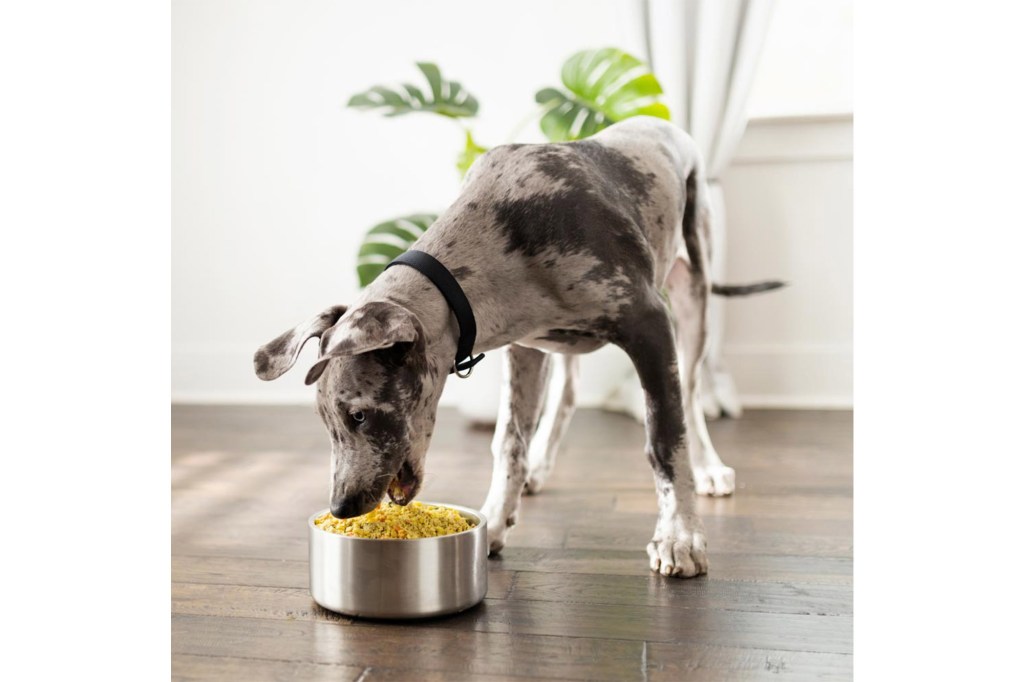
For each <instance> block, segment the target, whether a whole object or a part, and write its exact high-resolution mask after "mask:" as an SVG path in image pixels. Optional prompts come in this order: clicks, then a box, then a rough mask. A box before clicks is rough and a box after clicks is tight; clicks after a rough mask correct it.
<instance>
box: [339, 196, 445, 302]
mask: <svg viewBox="0 0 1024 682" xmlns="http://www.w3.org/2000/svg"><path fill="white" fill-rule="evenodd" d="M435 220H437V215H435V214H433V213H414V214H413V215H407V216H402V217H400V218H392V219H391V220H386V221H384V222H383V223H378V224H377V225H374V226H373V227H371V228H370V229H369V231H367V233H366V236H365V237H364V238H363V243H362V245H361V246H360V247H359V255H358V257H357V259H356V272H357V273H358V274H359V286H360V287H365V286H366V285H367V284H369V283H370V282H372V281H373V280H375V279H377V276H378V275H380V273H382V272H384V268H385V267H387V264H388V263H390V262H391V261H393V260H394V259H395V258H397V257H398V256H400V255H401V254H403V253H405V252H406V251H408V250H409V248H410V247H411V246H412V245H413V242H415V241H416V240H417V239H419V238H420V237H421V236H423V233H424V232H426V231H427V228H428V227H430V226H431V225H433V224H434V221H435Z"/></svg>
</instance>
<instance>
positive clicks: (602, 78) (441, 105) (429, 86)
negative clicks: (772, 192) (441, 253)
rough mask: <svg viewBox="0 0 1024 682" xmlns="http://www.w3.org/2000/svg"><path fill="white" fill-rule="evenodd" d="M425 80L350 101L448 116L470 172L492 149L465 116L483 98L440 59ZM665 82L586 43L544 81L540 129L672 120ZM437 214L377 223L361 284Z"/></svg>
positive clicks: (463, 166) (360, 267) (570, 133)
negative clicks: (556, 82)
mask: <svg viewBox="0 0 1024 682" xmlns="http://www.w3.org/2000/svg"><path fill="white" fill-rule="evenodd" d="M416 66H417V67H418V68H419V70H420V72H421V73H422V74H423V77H424V78H425V79H426V84H425V85H424V86H423V87H421V86H417V85H413V84H410V83H402V84H401V85H398V86H394V87H387V86H382V85H375V86H373V87H372V88H370V89H369V90H366V91H365V92H360V93H358V94H356V95H353V96H352V98H351V99H349V101H348V106H350V107H354V108H357V109H365V110H374V111H380V112H381V113H383V114H384V115H385V116H403V115H407V114H414V113H427V114H432V115H434V116H440V117H443V118H447V119H449V120H450V121H453V122H455V123H456V124H457V125H460V126H461V127H462V130H463V132H464V133H465V146H464V147H463V149H462V150H461V151H460V152H459V154H458V156H457V157H456V163H455V166H456V169H457V170H458V173H459V176H460V177H464V176H465V175H466V173H467V172H468V171H469V168H470V166H472V165H473V162H474V161H475V160H476V159H477V157H479V156H480V155H481V154H483V153H484V152H486V151H487V147H483V146H481V145H480V144H478V143H477V142H476V140H475V139H474V138H473V131H472V129H471V128H470V126H469V124H468V123H467V121H469V120H472V119H474V118H475V117H476V115H477V112H478V111H479V109H480V103H479V102H478V101H477V99H476V98H475V97H473V95H471V94H470V93H469V91H468V90H466V88H465V87H463V85H462V84H461V83H459V82H458V81H451V80H446V79H445V78H444V77H443V76H442V75H441V70H440V69H439V68H438V67H437V65H435V64H429V63H425V62H420V63H417V64H416ZM661 94H662V89H661V85H660V84H659V83H658V80H657V79H656V78H655V77H654V74H652V73H651V72H650V70H649V69H648V68H647V66H646V65H645V64H644V63H643V62H642V61H640V60H639V59H637V58H636V57H634V56H632V55H630V54H627V53H626V52H623V51H622V50H619V49H616V48H613V47H606V48H602V49H598V50H584V51H582V52H577V53H576V54H574V55H572V56H571V57H569V59H568V60H566V62H565V64H563V65H562V87H560V88H543V89H541V90H539V91H537V94H536V95H535V99H536V101H537V104H538V105H540V106H539V108H538V109H537V110H536V112H535V116H536V117H537V118H539V120H540V129H541V131H542V132H543V133H544V135H545V137H547V138H548V140H550V141H552V142H570V141H573V140H582V139H584V138H586V137H590V136H591V135H593V134H594V133H597V132H598V131H600V130H602V129H604V128H607V127H608V126H610V125H612V124H613V123H616V122H618V121H622V120H624V119H627V118H629V117H631V116H640V115H646V116H656V117H658V118H663V119H668V118H669V112H668V107H666V106H665V105H664V104H663V103H662V102H661V100H660V96H661ZM436 219H437V215H436V214H434V213H417V214H414V215H409V216H402V217H398V218H392V219H391V220H386V221H384V222H382V223H379V224H377V225H374V226H373V227H372V228H370V230H369V231H368V232H367V233H366V237H365V239H364V240H363V244H362V246H361V247H360V249H359V256H358V262H357V265H356V270H357V272H358V275H359V285H360V286H363V287H365V286H366V285H367V284H369V283H370V282H372V281H373V280H374V279H375V278H376V277H377V276H378V275H379V274H380V273H381V272H383V271H384V268H385V266H386V265H387V264H388V263H389V262H391V260H392V259H394V258H395V257H397V256H398V255H400V254H401V253H403V252H404V251H406V250H407V249H408V248H409V247H410V246H411V245H412V243H413V242H414V241H416V240H417V239H418V238H419V237H420V235H422V234H423V233H424V232H425V231H426V230H427V229H428V228H429V227H430V225H431V224H432V223H433V222H434V221H435V220H436Z"/></svg>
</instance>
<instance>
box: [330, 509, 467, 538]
mask: <svg viewBox="0 0 1024 682" xmlns="http://www.w3.org/2000/svg"><path fill="white" fill-rule="evenodd" d="M314 523H315V524H316V526H317V527H318V528H320V529H321V530H325V531H327V532H328V533H338V534H339V535H351V536H353V537H357V538H393V539H402V540H412V539H416V538H433V537H437V536H439V535H451V534H452V533H461V532H462V531H464V530H469V529H470V528H472V527H473V526H472V524H470V523H469V521H468V520H466V518H465V517H464V516H462V515H461V514H459V512H457V511H455V510H454V509H451V508H449V507H438V506H436V505H432V504H423V503H422V502H411V503H409V504H408V505H406V506H404V507H403V506H402V505H400V504H394V503H392V502H384V503H382V504H381V505H380V506H378V507H377V508H376V509H374V510H373V511H372V512H369V513H368V514H363V515H362V516H353V517H352V518H350V519H337V518H335V517H334V516H332V515H331V513H330V512H327V513H326V514H323V515H321V516H318V517H316V520H315V521H314Z"/></svg>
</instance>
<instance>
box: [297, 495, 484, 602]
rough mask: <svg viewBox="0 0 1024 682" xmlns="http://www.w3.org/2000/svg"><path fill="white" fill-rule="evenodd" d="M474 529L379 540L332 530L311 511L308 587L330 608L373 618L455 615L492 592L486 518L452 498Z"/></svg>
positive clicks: (315, 598)
mask: <svg viewBox="0 0 1024 682" xmlns="http://www.w3.org/2000/svg"><path fill="white" fill-rule="evenodd" d="M425 504H436V505H438V506H445V507H449V508H451V509H454V510H455V511H457V512H459V513H460V514H462V516H464V517H465V518H466V519H468V520H469V521H470V523H473V524H475V525H474V526H473V527H472V528H470V529H469V530H466V531H463V532H461V533H454V534H452V535H442V536H441V537H436V538H420V539H417V540H390V539H387V540H374V539H370V538H356V537H350V536H348V535H339V534H337V533H329V532H327V531H324V530H320V529H319V528H317V527H316V525H315V524H314V523H313V521H314V520H315V519H316V517H318V516H320V515H321V514H324V513H325V512H327V511H328V510H327V509H325V510H323V511H319V512H317V513H316V514H313V515H312V516H310V517H309V520H308V521H307V522H306V525H307V526H308V527H309V593H310V595H312V597H313V600H314V601H315V602H316V603H317V604H319V605H320V606H322V607H324V608H325V609H330V610H331V611H337V612H338V613H344V614H347V615H350V616H362V617H368V618H423V617H427V616H440V615H444V614H449V613H457V612H459V611H463V610H465V609H468V608H469V607H471V606H473V605H475V604H477V603H479V602H480V601H481V600H482V599H483V598H484V594H486V593H487V519H486V518H484V516H483V514H481V513H480V512H478V511H474V510H472V509H468V508H466V507H459V506H457V505H454V504H445V505H442V504H440V503H438V502H425Z"/></svg>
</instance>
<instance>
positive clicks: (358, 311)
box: [306, 301, 423, 385]
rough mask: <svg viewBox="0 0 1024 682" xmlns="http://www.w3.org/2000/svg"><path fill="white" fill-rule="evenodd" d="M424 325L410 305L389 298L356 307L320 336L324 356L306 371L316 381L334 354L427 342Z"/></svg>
mask: <svg viewBox="0 0 1024 682" xmlns="http://www.w3.org/2000/svg"><path fill="white" fill-rule="evenodd" d="M422 329H423V328H422V326H420V323H419V320H417V319H416V316H415V315H413V314H412V313H411V312H410V311H409V310H408V309H406V308H403V307H402V306H400V305H398V304H395V303H390V302H388V301H372V302H370V303H367V304H365V305H361V306H359V307H358V308H354V309H353V310H352V311H351V312H350V313H349V314H348V315H346V316H345V317H344V318H343V319H342V320H341V321H340V322H338V324H336V325H335V326H334V327H333V328H332V329H331V330H330V331H329V332H327V333H326V334H324V335H323V336H322V337H321V339H320V360H318V361H317V363H316V364H315V365H313V366H312V367H311V368H310V369H309V373H308V374H306V384H307V385H309V384H312V383H314V382H315V381H316V380H317V379H319V378H320V375H321V374H323V373H324V369H326V367H327V363H328V362H329V361H330V360H331V359H332V358H337V357H342V356H351V355H359V354H361V353H369V352H370V351H375V350H380V349H382V348H390V347H391V346H394V345H395V344H398V343H414V344H415V343H419V344H422V343H423V332H422Z"/></svg>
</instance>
